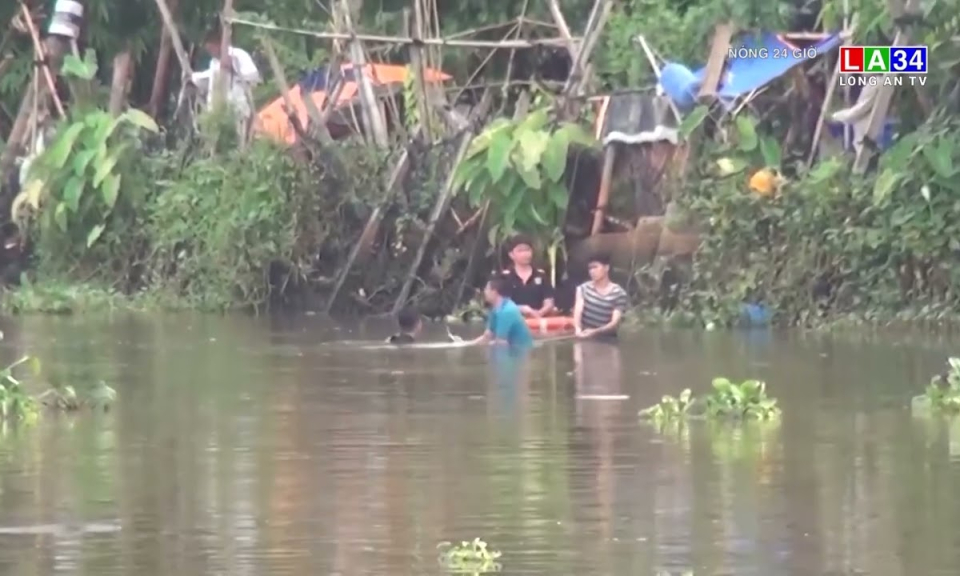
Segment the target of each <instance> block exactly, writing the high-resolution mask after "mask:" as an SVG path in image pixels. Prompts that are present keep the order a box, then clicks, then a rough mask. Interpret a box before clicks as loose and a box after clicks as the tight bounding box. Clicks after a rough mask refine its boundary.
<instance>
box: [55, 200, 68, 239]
mask: <svg viewBox="0 0 960 576" xmlns="http://www.w3.org/2000/svg"><path fill="white" fill-rule="evenodd" d="M53 220H54V221H55V222H56V223H57V226H58V227H59V228H60V231H61V232H66V231H67V206H66V204H64V203H63V202H61V203H59V204H57V207H56V208H54V210H53Z"/></svg>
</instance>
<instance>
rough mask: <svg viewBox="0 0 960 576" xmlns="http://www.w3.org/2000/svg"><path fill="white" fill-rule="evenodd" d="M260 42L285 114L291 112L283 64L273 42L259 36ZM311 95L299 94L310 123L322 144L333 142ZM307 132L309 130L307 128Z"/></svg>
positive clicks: (291, 105) (292, 111)
mask: <svg viewBox="0 0 960 576" xmlns="http://www.w3.org/2000/svg"><path fill="white" fill-rule="evenodd" d="M260 43H261V44H262V45H263V51H264V52H265V53H266V54H267V61H268V62H269V64H270V68H271V70H272V71H273V78H274V81H275V82H276V84H277V89H278V90H279V91H280V97H281V98H283V103H284V105H285V106H286V108H287V114H288V115H290V114H293V113H294V110H296V108H294V107H293V103H292V102H290V84H288V83H287V75H286V74H285V73H284V72H283V66H282V65H281V64H280V59H279V58H278V57H277V52H276V50H274V48H273V43H272V42H270V39H269V38H267V37H266V36H264V37H261V38H260ZM312 96H313V95H312V94H309V93H303V94H301V98H302V99H303V105H304V106H305V107H306V109H307V115H308V116H310V123H311V124H313V125H314V126H315V128H314V129H313V130H314V131H315V132H316V134H317V135H318V136H319V138H320V141H321V142H322V143H324V144H329V143H331V142H333V138H332V137H331V136H330V131H329V130H327V125H326V124H325V123H322V122H321V120H320V119H321V115H320V111H319V110H317V105H316V103H315V102H314V101H313V98H312ZM308 132H310V130H308Z"/></svg>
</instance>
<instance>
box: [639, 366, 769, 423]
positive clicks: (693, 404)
mask: <svg viewBox="0 0 960 576" xmlns="http://www.w3.org/2000/svg"><path fill="white" fill-rule="evenodd" d="M779 415H780V408H779V407H778V406H777V400H776V399H775V398H770V397H769V396H767V392H766V384H765V383H763V382H761V381H760V380H745V381H744V382H741V383H739V384H737V383H736V382H731V381H730V380H728V379H727V378H714V379H713V386H712V389H711V391H710V394H708V395H706V396H704V397H702V398H694V397H693V396H692V395H691V393H690V390H689V389H686V390H684V391H683V392H681V393H680V396H678V397H676V398H674V397H673V396H664V397H663V398H662V399H661V400H660V403H659V404H655V405H654V406H651V407H649V408H646V409H644V410H641V411H640V417H641V418H643V419H645V420H648V421H651V422H653V423H655V424H657V425H659V426H661V427H662V426H663V424H664V423H666V422H675V421H679V420H685V419H690V418H704V417H706V418H730V419H735V420H762V421H765V420H772V419H774V418H776V417H777V416H779Z"/></svg>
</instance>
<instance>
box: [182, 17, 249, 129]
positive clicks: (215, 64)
mask: <svg viewBox="0 0 960 576" xmlns="http://www.w3.org/2000/svg"><path fill="white" fill-rule="evenodd" d="M221 45H222V37H221V34H220V30H219V29H217V30H214V31H212V32H210V34H208V35H207V37H206V38H205V39H204V48H206V50H207V53H209V54H210V66H209V67H208V68H207V69H206V70H204V71H203V72H194V73H193V76H192V78H191V80H192V81H193V83H194V84H195V85H196V86H197V87H198V88H200V89H201V90H202V91H205V92H206V95H207V106H208V107H209V106H211V105H212V103H213V95H214V92H215V86H216V82H217V78H218V76H219V75H220V47H221ZM228 56H229V58H230V69H229V71H228V73H229V74H230V76H229V78H227V83H226V93H225V94H224V96H225V98H226V102H227V103H228V104H229V105H230V107H231V109H232V110H233V112H234V114H236V116H237V134H238V135H239V136H240V138H241V140H244V141H245V140H246V138H247V135H248V133H249V130H250V124H251V122H252V120H253V114H254V108H253V94H252V93H251V88H253V86H256V85H257V84H259V83H260V81H261V77H260V70H259V69H258V68H257V65H256V64H255V63H254V61H253V58H252V57H251V56H250V53H249V52H247V51H246V50H244V49H242V48H237V47H236V46H230V47H229V49H228Z"/></svg>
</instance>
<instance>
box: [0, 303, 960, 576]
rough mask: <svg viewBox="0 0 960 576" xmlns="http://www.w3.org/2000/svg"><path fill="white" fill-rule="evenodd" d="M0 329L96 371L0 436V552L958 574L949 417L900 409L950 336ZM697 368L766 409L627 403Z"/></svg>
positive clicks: (175, 324)
mask: <svg viewBox="0 0 960 576" xmlns="http://www.w3.org/2000/svg"><path fill="white" fill-rule="evenodd" d="M0 328H2V329H3V330H4V332H5V333H6V339H5V340H4V341H3V342H2V343H0V353H2V355H3V356H4V358H5V359H14V358H15V357H17V356H18V355H19V354H22V353H27V352H29V353H32V354H36V355H38V356H39V357H40V358H41V359H42V361H43V363H44V372H45V374H46V375H47V376H48V377H49V378H50V379H52V380H57V381H63V382H78V383H81V382H86V381H91V380H95V379H101V378H102V379H105V380H106V381H108V382H110V383H112V384H113V385H114V386H115V387H116V389H117V390H118V393H119V396H120V402H119V404H118V405H117V406H116V407H115V409H114V410H112V411H111V412H110V413H108V414H105V415H81V416H78V417H53V416H47V417H45V418H44V419H43V420H42V422H41V423H40V424H39V425H37V426H36V427H35V428H32V429H27V430H17V431H13V430H7V431H6V433H5V434H4V435H3V436H2V439H0V574H10V575H28V574H29V575H46V574H77V575H80V574H83V575H88V574H89V575H91V576H92V575H97V576H100V575H113V574H124V575H127V574H135V575H140V576H152V575H176V576H186V575H194V574H196V575H201V574H223V575H231V576H233V575H260V574H264V575H281V574H291V575H306V574H323V575H328V574H329V575H335V574H339V575H354V574H382V575H391V576H396V575H405V574H409V575H422V574H438V573H440V572H441V570H440V568H439V566H438V564H437V559H436V556H437V553H436V545H437V543H439V542H441V541H444V540H465V539H472V538H474V537H480V538H483V539H484V540H486V541H487V542H489V544H490V545H491V546H492V547H495V548H497V549H499V550H501V551H502V552H503V557H502V564H503V572H504V573H505V574H543V575H561V574H570V575H578V576H582V575H655V574H660V573H663V574H678V575H679V574H683V573H684V572H685V571H693V573H694V574H695V575H697V576H700V575H714V574H736V575H757V576H769V575H797V576H801V575H802V576H807V575H818V574H830V575H834V574H835V575H841V574H842V575H857V574H869V575H879V576H883V575H891V576H893V575H941V574H942V575H948V574H949V575H951V576H955V575H956V574H958V573H960V433H956V432H955V431H953V430H952V429H950V427H948V426H946V425H943V424H939V423H928V422H924V421H917V420H915V419H914V418H912V417H911V416H910V414H909V412H908V410H907V409H906V407H907V406H908V404H909V399H910V396H911V395H912V394H915V393H917V392H918V391H919V390H920V388H921V387H922V384H923V382H924V381H925V380H926V379H927V378H929V376H930V374H931V373H933V372H934V371H936V370H939V369H940V367H941V366H942V365H943V362H944V359H945V358H946V356H947V355H948V354H949V353H950V352H951V350H953V351H956V350H957V347H956V345H955V344H956V343H955V342H952V341H951V340H950V339H948V338H934V337H929V336H928V337H924V336H921V335H916V334H869V335H860V336H856V337H855V336H852V335H842V336H834V337H826V336H811V335H803V334H799V333H785V334H778V333H767V332H753V333H732V334H731V333H693V332H640V333H637V334H631V335H628V336H626V337H624V338H623V341H622V343H621V345H620V346H619V348H610V347H605V346H603V345H593V346H589V345H584V344H582V345H574V344H573V343H571V342H561V343H555V344H552V345H549V346H545V347H543V348H539V349H537V350H535V351H534V353H533V355H532V356H531V358H530V359H529V361H528V362H527V363H524V362H521V361H518V360H516V359H514V358H510V357H504V356H501V355H491V352H490V351H488V350H480V349H468V350H404V351H392V350H388V351H383V350H378V351H364V350H357V349H350V348H344V347H338V346H336V345H332V344H325V343H329V342H334V341H338V340H377V339H380V338H382V337H384V336H386V335H387V333H388V331H389V327H388V326H383V325H377V324H370V325H367V326H364V327H358V328H355V329H348V328H344V327H337V326H334V325H331V324H329V323H326V322H324V321H321V320H320V319H318V318H310V317H298V318H286V319H279V318H273V319H266V318H220V317H195V316H168V317H163V318H160V319H155V318H149V317H139V316H132V317H114V318H109V319H103V318H100V319H91V318H82V317H76V318H34V319H25V320H17V321H14V320H10V319H6V320H4V321H2V322H0ZM433 335H435V336H436V338H438V339H439V338H442V335H443V331H442V329H439V328H438V329H436V330H435V332H434V333H433ZM715 375H727V376H730V377H732V378H746V377H758V378H762V379H765V380H766V381H767V382H768V383H769V389H770V392H771V393H772V394H773V395H774V396H776V397H777V398H779V399H780V402H781V404H782V406H783V410H784V414H783V420H782V424H781V425H780V426H779V427H772V428H769V427H768V428H760V429H758V428H747V429H730V428H724V427H709V426H705V425H694V426H691V427H690V428H689V429H688V430H687V431H686V432H685V433H678V434H669V435H661V434H658V433H657V432H655V431H654V430H652V429H650V428H649V427H646V426H644V425H641V424H640V423H638V420H637V411H638V410H639V409H640V408H642V407H644V406H646V405H648V404H650V403H653V402H655V401H656V400H657V399H658V398H659V396H660V395H662V394H664V393H673V394H675V393H678V392H679V391H680V390H681V389H683V388H684V387H688V386H689V387H692V388H694V389H695V390H702V389H704V388H706V386H707V385H708V383H709V380H710V378H711V377H712V376H715Z"/></svg>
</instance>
